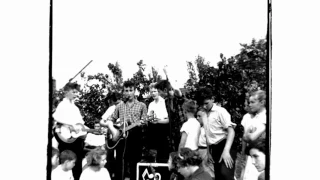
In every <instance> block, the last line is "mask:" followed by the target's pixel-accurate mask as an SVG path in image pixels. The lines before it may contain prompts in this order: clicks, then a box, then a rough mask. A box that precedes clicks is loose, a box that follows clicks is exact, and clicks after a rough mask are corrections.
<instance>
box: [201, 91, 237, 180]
mask: <svg viewBox="0 0 320 180" xmlns="http://www.w3.org/2000/svg"><path fill="white" fill-rule="evenodd" d="M197 99H198V101H199V103H201V104H202V105H203V108H204V109H205V110H206V114H207V118H206V120H205V121H204V122H203V125H204V129H205V134H206V138H207V146H208V150H209V153H210V155H211V156H212V159H213V161H214V172H215V179H216V180H221V179H223V180H234V170H235V161H236V157H237V151H236V148H235V147H234V146H233V139H234V136H235V131H234V127H235V125H236V124H234V123H232V122H231V116H230V114H229V113H228V111H227V110H226V109H225V108H223V107H219V106H217V105H216V104H214V98H213V92H212V90H211V89H209V88H202V89H200V90H199V92H198V94H197Z"/></svg>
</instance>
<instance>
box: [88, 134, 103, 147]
mask: <svg viewBox="0 0 320 180" xmlns="http://www.w3.org/2000/svg"><path fill="white" fill-rule="evenodd" d="M84 142H85V143H88V144H89V145H90V146H103V145H105V144H106V139H105V136H104V135H103V134H93V133H88V134H87V136H86V139H85V141H84Z"/></svg>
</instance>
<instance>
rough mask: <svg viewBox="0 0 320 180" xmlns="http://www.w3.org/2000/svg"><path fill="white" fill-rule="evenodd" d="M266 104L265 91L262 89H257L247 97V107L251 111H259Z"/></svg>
mask: <svg viewBox="0 0 320 180" xmlns="http://www.w3.org/2000/svg"><path fill="white" fill-rule="evenodd" d="M265 105H266V92H265V91H263V90H257V91H254V92H252V93H251V94H250V97H249V109H250V112H251V113H257V112H260V111H261V110H262V109H264V108H265Z"/></svg>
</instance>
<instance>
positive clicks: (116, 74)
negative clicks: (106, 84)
mask: <svg viewBox="0 0 320 180" xmlns="http://www.w3.org/2000/svg"><path fill="white" fill-rule="evenodd" d="M108 68H109V70H110V71H111V72H112V74H113V78H114V82H115V83H112V84H111V87H110V90H111V91H117V92H120V91H121V90H122V83H123V78H122V70H121V68H120V65H119V63H118V61H117V62H116V63H115V64H112V63H109V64H108Z"/></svg>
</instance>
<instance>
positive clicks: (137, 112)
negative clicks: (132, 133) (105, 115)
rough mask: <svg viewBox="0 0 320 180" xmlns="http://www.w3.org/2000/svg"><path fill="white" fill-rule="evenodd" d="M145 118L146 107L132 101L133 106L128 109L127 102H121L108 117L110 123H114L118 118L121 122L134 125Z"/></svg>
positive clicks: (136, 101)
mask: <svg viewBox="0 0 320 180" xmlns="http://www.w3.org/2000/svg"><path fill="white" fill-rule="evenodd" d="M146 117H147V106H146V105H145V104H144V103H142V102H139V101H138V100H136V99H135V100H134V102H133V105H132V106H131V107H129V104H128V102H127V103H125V102H121V103H119V104H118V105H117V106H116V109H115V111H114V112H113V114H112V115H111V116H110V118H111V120H112V121H116V120H117V119H118V118H120V121H121V122H130V123H135V122H139V121H140V120H144V119H146Z"/></svg>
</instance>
